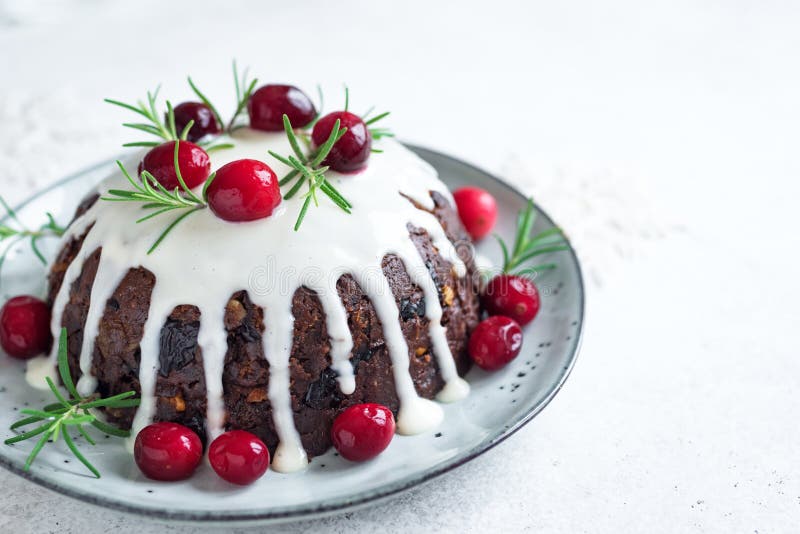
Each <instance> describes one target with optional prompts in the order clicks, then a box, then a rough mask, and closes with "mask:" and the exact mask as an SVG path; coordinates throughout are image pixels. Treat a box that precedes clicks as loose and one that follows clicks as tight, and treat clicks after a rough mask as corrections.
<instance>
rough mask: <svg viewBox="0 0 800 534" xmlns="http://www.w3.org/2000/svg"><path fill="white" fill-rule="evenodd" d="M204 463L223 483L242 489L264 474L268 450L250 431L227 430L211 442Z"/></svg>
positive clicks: (267, 461)
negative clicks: (206, 463) (241, 487)
mask: <svg viewBox="0 0 800 534" xmlns="http://www.w3.org/2000/svg"><path fill="white" fill-rule="evenodd" d="M208 461H209V462H210V463H211V467H213V468H214V471H216V472H217V474H218V475H219V476H220V477H221V478H223V479H224V480H227V481H228V482H230V483H231V484H239V485H240V486H246V485H248V484H252V483H253V482H255V481H256V480H258V479H259V478H261V476H262V475H263V474H264V473H266V472H267V468H268V467H269V451H268V450H267V446H266V445H264V442H263V441H261V440H260V439H258V437H256V436H254V435H253V434H251V433H250V432H245V431H244V430H231V431H230V432H225V433H224V434H222V435H221V436H220V437H218V438H217V439H215V440H214V442H213V443H211V446H210V447H209V448H208Z"/></svg>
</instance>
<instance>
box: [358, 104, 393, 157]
mask: <svg viewBox="0 0 800 534" xmlns="http://www.w3.org/2000/svg"><path fill="white" fill-rule="evenodd" d="M367 113H369V112H367ZM389 115H390V112H389V111H385V112H383V113H381V114H380V115H376V116H375V117H372V118H371V119H367V118H366V115H365V116H364V117H362V120H363V121H364V124H366V125H367V129H368V130H369V133H370V135H371V136H372V139H374V140H378V139H381V138H383V137H394V132H392V131H391V130H390V129H389V128H370V126H372V125H373V124H375V123H376V122H378V121H379V120H382V119H385V118H386V117H388V116H389ZM373 152H383V151H382V150H373Z"/></svg>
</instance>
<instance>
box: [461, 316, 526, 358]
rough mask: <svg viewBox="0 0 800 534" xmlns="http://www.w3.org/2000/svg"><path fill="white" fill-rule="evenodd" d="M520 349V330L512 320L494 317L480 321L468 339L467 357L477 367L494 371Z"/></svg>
mask: <svg viewBox="0 0 800 534" xmlns="http://www.w3.org/2000/svg"><path fill="white" fill-rule="evenodd" d="M521 348H522V328H520V326H519V324H517V322H516V321H515V320H514V319H510V318H508V317H503V316H502V315H495V316H494V317H489V318H488V319H486V320H485V321H482V322H481V323H479V324H478V326H476V327H475V330H473V331H472V335H471V336H470V338H469V355H470V357H471V358H472V361H474V362H475V363H476V364H477V365H478V367H480V368H481V369H485V370H487V371H495V370H497V369H500V368H501V367H504V366H505V365H506V364H508V362H510V361H511V360H513V359H514V358H516V357H517V355H518V354H519V351H520V349H521Z"/></svg>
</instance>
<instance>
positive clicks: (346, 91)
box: [344, 85, 350, 112]
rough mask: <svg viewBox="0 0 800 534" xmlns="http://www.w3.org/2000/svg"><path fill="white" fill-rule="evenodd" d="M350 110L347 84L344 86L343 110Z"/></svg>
mask: <svg viewBox="0 0 800 534" xmlns="http://www.w3.org/2000/svg"><path fill="white" fill-rule="evenodd" d="M349 110H350V89H348V88H347V86H346V85H345V86H344V111H345V112H347V111H349Z"/></svg>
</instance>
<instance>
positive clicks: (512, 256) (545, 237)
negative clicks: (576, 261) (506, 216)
mask: <svg viewBox="0 0 800 534" xmlns="http://www.w3.org/2000/svg"><path fill="white" fill-rule="evenodd" d="M535 222H536V208H535V206H534V204H533V199H528V202H527V204H526V205H525V207H524V208H523V209H522V210H520V212H519V214H518V215H517V231H516V234H515V236H514V246H513V248H512V249H511V252H510V253H509V248H508V246H507V245H506V244H505V242H504V241H503V240H502V239H500V237H499V236H497V235H495V236H494V237H495V239H497V242H498V243H499V244H500V248H501V249H502V252H503V272H504V273H512V272H514V273H516V274H525V273H528V274H530V273H535V272H538V271H536V268H525V269H521V270H520V269H518V267H519V266H520V265H521V264H523V263H525V262H527V261H530V260H531V259H533V258H535V257H536V256H539V255H541V254H547V253H551V252H560V251H563V250H568V249H569V246H568V245H567V243H566V241H564V239H563V232H562V231H561V229H560V228H550V229H548V230H544V231H543V232H540V233H539V234H537V235H534V236H531V232H532V231H533V226H534V224H535ZM550 265H553V264H545V265H544V266H539V267H538V269H539V270H546V269H545V267H549V266H550Z"/></svg>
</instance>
